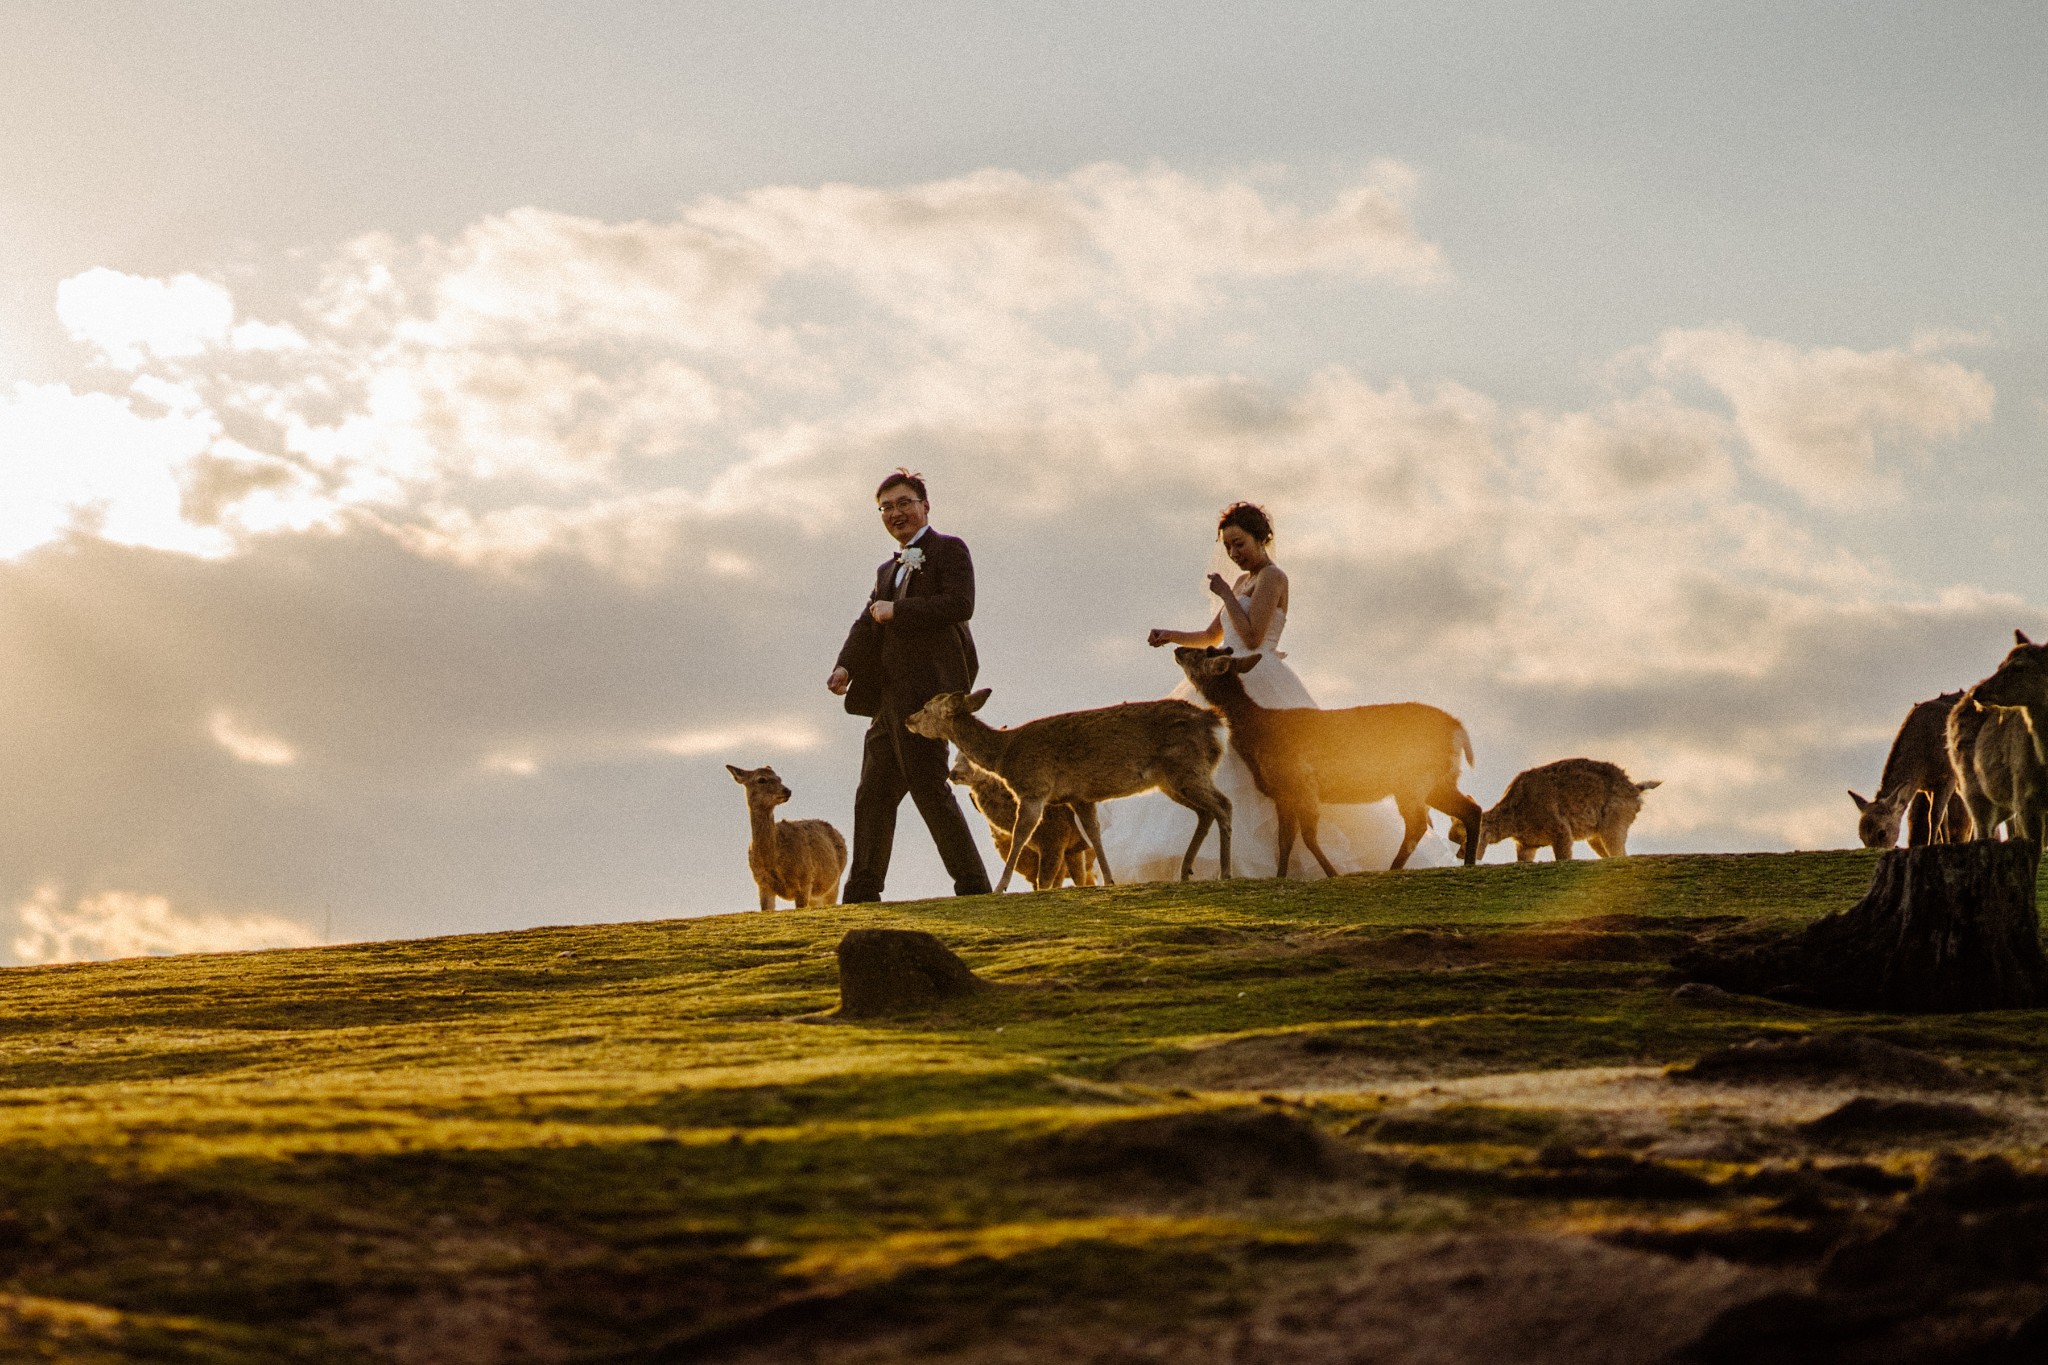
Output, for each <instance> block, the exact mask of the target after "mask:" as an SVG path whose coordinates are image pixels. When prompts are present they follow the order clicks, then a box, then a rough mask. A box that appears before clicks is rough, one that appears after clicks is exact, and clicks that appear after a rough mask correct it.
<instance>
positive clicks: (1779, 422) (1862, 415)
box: [1651, 326, 1994, 505]
mask: <svg viewBox="0 0 2048 1365" xmlns="http://www.w3.org/2000/svg"><path fill="white" fill-rule="evenodd" d="M1951 342H1952V338H1946V337H1943V336H1942V335H1940V334H1935V333H1922V334H1921V336H1920V337H1919V338H1917V339H1916V343H1915V344H1914V345H1913V346H1911V347H1910V348H1905V349H1897V348H1895V349H1890V350H1882V351H1853V350H1849V349H1848V348H1846V347H1841V346H1823V347H1817V348H1814V349H1812V350H1800V349H1799V348H1798V347H1795V346H1793V345H1791V344H1789V343H1787V342H1783V341H1775V340H1772V339H1770V338H1767V337H1755V336H1751V335H1750V334H1749V333H1748V332H1747V331H1745V330H1743V329H1742V328H1740V327H1734V326H1729V327H1717V328H1698V329H1692V330H1674V331H1670V332H1666V333H1665V334H1664V335H1663V336H1662V337H1661V338H1659V339H1658V342H1657V345H1656V347H1655V350H1654V353H1653V357H1652V360H1651V367H1652V369H1653V370H1654V371H1655V372H1656V373H1657V374H1659V375H1662V376H1665V377H1677V376H1681V375H1696V376H1698V377H1699V378H1701V379H1704V380H1705V381H1706V382H1707V383H1708V384H1710V385H1712V386H1713V387H1714V388H1716V389H1718V390H1720V392H1721V393H1722V394H1723V395H1724V396H1725V397H1726V398H1727V399H1728V402H1729V403H1730V405H1731V406H1732V407H1733V408H1734V412H1735V425H1736V427H1737V429H1738V430H1739V431H1740V432H1741V433H1742V437H1743V439H1744V440H1745V441H1746V442H1747V443H1748V446H1749V451H1750V455H1751V458H1752V460H1753V461H1754V463H1755V466H1756V468H1757V470H1758V471H1759V472H1760V473H1762V474H1764V475H1765V476H1766V477H1768V478H1771V479H1775V480H1776V481H1778V482H1780V483H1782V484H1784V485H1785V486H1787V487H1788V488H1791V489H1794V490H1795V491H1797V492H1798V493H1800V494H1801V495H1803V496H1804V497H1806V498H1808V499H1809V500H1811V501H1813V502H1816V503H1821V504H1825V505H1848V504H1854V503H1858V502H1866V501H1869V500H1871V499H1872V498H1873V497H1874V496H1875V497H1882V496H1889V495H1891V494H1892V493H1893V492H1895V491H1896V484H1895V481H1894V480H1892V479H1891V478H1890V477H1889V476H1887V475H1886V474H1885V473H1884V472H1883V471H1882V470H1880V469H1879V467H1878V459H1877V451H1878V445H1879V443H1880V441H1894V442H1899V443H1903V444H1906V445H1909V446H1915V445H1924V444H1925V443H1927V442H1931V441H1936V440H1943V439H1953V438H1954V437H1956V436H1959V435H1961V434H1962V433H1963V432H1965V431H1967V430H1968V429H1969V428H1971V427H1973V426H1976V425H1977V424H1979V423H1982V422H1986V421H1989V420H1990V418H1991V409H1992V401H1993V397H1994V395H1993V392H1992V387H1991V383H1990V381H1989V380H1987V379H1985V378H1984V376H1983V375H1981V374H1978V373H1976V372H1975V371H1973V370H1969V369H1965V368H1964V367H1963V366H1961V365H1959V364H1957V363H1956V362H1955V361H1953V360H1944V359H1940V358H1938V357H1937V356H1935V355H1933V354H1932V353H1931V349H1932V347H1933V346H1936V345H1946V344H1951Z"/></svg>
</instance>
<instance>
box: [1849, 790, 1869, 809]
mask: <svg viewBox="0 0 2048 1365" xmlns="http://www.w3.org/2000/svg"><path fill="white" fill-rule="evenodd" d="M1849 799H1850V800H1851V801H1854V802H1855V803H1856V809H1857V810H1869V809H1870V803H1869V802H1868V801H1865V800H1864V799H1863V798H1862V797H1860V796H1858V795H1857V794H1856V793H1855V792H1850V793H1849Z"/></svg>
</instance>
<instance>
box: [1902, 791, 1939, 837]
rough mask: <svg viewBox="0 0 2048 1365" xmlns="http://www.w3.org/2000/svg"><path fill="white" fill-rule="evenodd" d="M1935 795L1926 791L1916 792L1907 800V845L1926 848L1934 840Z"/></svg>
mask: <svg viewBox="0 0 2048 1365" xmlns="http://www.w3.org/2000/svg"><path fill="white" fill-rule="evenodd" d="M1932 810H1933V797H1932V796H1930V795H1929V794H1928V793H1926V792H1924V791H1918V792H1914V793H1913V795H1912V796H1911V797H1909V798H1907V801H1906V847H1907V848H1924V847H1926V846H1927V845H1928V844H1930V843H1932V842H1933V841H1934V830H1933V825H1934V822H1933V820H1932V818H1931V815H1932Z"/></svg>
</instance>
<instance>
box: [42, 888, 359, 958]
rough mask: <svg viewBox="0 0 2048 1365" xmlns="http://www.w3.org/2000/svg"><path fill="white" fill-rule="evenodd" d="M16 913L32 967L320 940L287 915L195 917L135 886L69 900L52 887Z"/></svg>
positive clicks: (297, 945) (294, 945)
mask: <svg viewBox="0 0 2048 1365" xmlns="http://www.w3.org/2000/svg"><path fill="white" fill-rule="evenodd" d="M14 914H15V918H16V919H17V920H18V921H19V922H20V929H19V931H18V932H17V933H16V934H15V936H14V941H13V948H14V956H15V958H16V960H17V961H20V962H23V963H31V964H33V963H45V962H97V961H103V960H105V959H108V958H118V957H155V956H161V955H164V954H168V953H220V952H239V951H242V950H245V949H251V948H304V947H309V946H311V945H313V944H315V943H318V942H319V939H318V938H317V937H315V936H314V934H313V933H312V931H311V930H309V929H307V928H306V927H305V926H304V925H302V924H300V923H299V922H298V921H296V920H291V919H286V918H285V917H283V916H282V915H272V914H264V913H247V914H225V913H220V912H213V911H208V912H203V913H199V914H189V913H186V912H183V911H180V910H178V909H176V908H175V907H174V906H172V904H171V902H170V901H169V900H168V899H166V898H165V897H163V896H151V895H144V894H141V893H138V892H133V891H106V892H102V893H101V894H99V895H97V896H85V897H81V898H80V899H78V900H77V901H75V902H72V903H71V904H69V905H67V904H65V897H64V895H63V893H62V891H61V890H60V889H59V888H58V887H57V886H55V885H54V884H46V885H43V886H40V887H38V888H37V889H36V891H35V893H34V894H33V895H31V896H30V897H29V898H28V899H27V900H24V901H22V902H20V903H19V904H17V905H16V906H15V907H14Z"/></svg>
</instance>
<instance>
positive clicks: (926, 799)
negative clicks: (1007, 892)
mask: <svg viewBox="0 0 2048 1365" xmlns="http://www.w3.org/2000/svg"><path fill="white" fill-rule="evenodd" d="M948 766H949V765H948V763H947V761H946V741H944V740H942V739H926V738H925V737H924V736H922V735H914V734H912V733H911V732H910V731H909V730H907V729H905V728H904V725H903V722H902V721H901V720H899V719H897V718H896V715H895V713H894V710H893V708H891V707H887V706H885V707H884V708H883V709H882V714H880V715H878V716H876V717H875V720H874V724H872V725H870V726H868V735H867V741H866V743H865V744H864V745H863V746H862V749H861V760H860V787H859V788H858V789H857V790H856V791H855V792H854V794H853V865H852V866H851V867H850V868H849V869H848V870H847V873H846V889H845V890H844V891H843V892H842V893H841V894H840V900H841V901H843V902H846V903H848V904H851V903H853V902H855V901H875V900H880V899H881V898H882V883H883V881H884V880H885V879H887V877H888V875H889V854H890V852H891V851H892V849H893V848H894V846H895V842H896V810H897V807H899V806H901V805H902V804H903V798H904V796H905V794H908V795H909V797H910V799H911V800H912V801H914V802H916V803H917V813H918V814H919V815H922V816H923V817H924V823H925V828H926V829H929V830H930V831H931V832H932V842H933V843H934V844H936V845H938V848H939V858H940V860H941V861H942V862H944V863H945V865H946V871H947V873H948V874H950V875H951V876H952V878H953V893H954V894H955V895H959V896H978V895H981V894H983V893H984V892H986V891H987V890H988V889H989V884H988V869H987V868H986V867H983V866H982V862H981V851H980V850H979V849H977V848H975V846H974V835H973V834H972V832H970V831H969V830H968V828H967V817H966V816H965V815H962V814H961V813H960V803H959V802H958V801H956V800H954V799H953V788H952V787H951V786H950V785H948V783H947V782H946V769H947V767H948Z"/></svg>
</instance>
